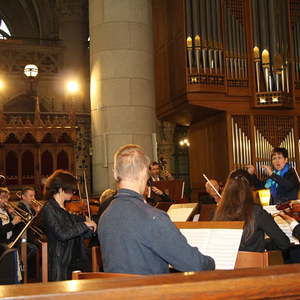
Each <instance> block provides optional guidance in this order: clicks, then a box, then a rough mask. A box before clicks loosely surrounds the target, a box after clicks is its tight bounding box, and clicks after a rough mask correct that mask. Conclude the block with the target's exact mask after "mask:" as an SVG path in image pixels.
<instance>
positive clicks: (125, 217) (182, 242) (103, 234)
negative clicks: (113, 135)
mask: <svg viewBox="0 0 300 300" xmlns="http://www.w3.org/2000/svg"><path fill="white" fill-rule="evenodd" d="M148 165H149V158H148V157H147V156H146V155H145V153H144V151H143V150H142V148H141V147H140V146H138V145H125V146H123V147H121V148H120V149H119V150H118V151H117V152H116V153H115V156H114V178H115V180H116V181H117V183H118V187H119V190H118V193H117V194H116V196H115V199H114V201H112V202H111V204H110V206H109V207H108V208H107V210H106V211H105V213H104V214H103V215H102V216H101V218H100V220H99V226H98V237H99V241H100V246H101V255H102V261H103V268H104V272H116V273H134V274H160V273H168V272H169V264H170V265H172V266H174V268H175V269H177V270H179V271H200V270H212V269H214V268H215V263H214V260H213V258H211V257H209V256H205V255H203V254H201V253H200V252H199V250H198V249H197V248H196V247H191V246H190V245H189V244H188V243H187V240H186V239H185V237H184V236H183V235H182V234H181V233H180V231H179V230H178V229H177V228H176V226H175V225H174V224H173V223H172V222H171V220H170V218H169V217H168V215H167V214H166V213H165V212H164V211H162V210H159V209H156V208H154V207H152V206H150V205H148V204H147V203H145V200H144V198H143V193H144V190H145V187H146V182H147V177H148V174H147V173H148Z"/></svg>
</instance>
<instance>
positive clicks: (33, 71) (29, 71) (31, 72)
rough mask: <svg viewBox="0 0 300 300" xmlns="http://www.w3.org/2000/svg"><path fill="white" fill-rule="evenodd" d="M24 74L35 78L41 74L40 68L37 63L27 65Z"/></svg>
mask: <svg viewBox="0 0 300 300" xmlns="http://www.w3.org/2000/svg"><path fill="white" fill-rule="evenodd" d="M24 74H25V75H26V76H27V77H29V78H34V77H36V76H37V75H38V74H39V69H38V67H37V66H36V65H32V64H31V65H26V66H25V68H24Z"/></svg>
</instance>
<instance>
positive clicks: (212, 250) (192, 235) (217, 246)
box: [180, 228, 243, 270]
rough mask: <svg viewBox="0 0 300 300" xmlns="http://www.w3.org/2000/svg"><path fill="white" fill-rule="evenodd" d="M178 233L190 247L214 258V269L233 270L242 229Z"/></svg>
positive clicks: (204, 229)
mask: <svg viewBox="0 0 300 300" xmlns="http://www.w3.org/2000/svg"><path fill="white" fill-rule="evenodd" d="M180 231H181V233H182V234H183V235H184V236H185V237H186V239H187V241H188V243H189V244H190V245H191V246H193V247H197V248H198V249H199V251H200V252H201V253H203V254H205V255H209V256H211V257H213V258H214V260H215V263H216V269H219V270H232V269H234V266H235V261H236V257H237V254H238V250H239V246H240V242H241V238H242V234H243V229H207V228H197V229H180Z"/></svg>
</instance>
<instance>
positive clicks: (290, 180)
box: [270, 171, 299, 191]
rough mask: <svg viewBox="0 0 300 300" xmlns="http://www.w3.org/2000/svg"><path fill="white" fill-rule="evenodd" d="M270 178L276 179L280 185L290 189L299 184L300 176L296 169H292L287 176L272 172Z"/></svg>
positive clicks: (287, 189)
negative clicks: (299, 178)
mask: <svg viewBox="0 0 300 300" xmlns="http://www.w3.org/2000/svg"><path fill="white" fill-rule="evenodd" d="M270 178H272V179H273V180H274V181H276V182H277V183H278V185H280V186H282V187H283V188H284V189H285V190H286V191H290V190H292V189H294V188H296V187H297V186H298V185H299V181H298V178H297V176H296V174H295V172H294V171H291V172H290V174H287V175H286V176H285V177H281V176H279V175H276V174H272V175H271V176H270Z"/></svg>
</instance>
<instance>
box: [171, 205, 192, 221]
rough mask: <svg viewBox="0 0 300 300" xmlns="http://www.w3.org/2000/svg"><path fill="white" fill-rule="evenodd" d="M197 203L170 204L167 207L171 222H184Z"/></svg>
mask: <svg viewBox="0 0 300 300" xmlns="http://www.w3.org/2000/svg"><path fill="white" fill-rule="evenodd" d="M196 205H197V204H195V203H187V204H184V205H183V204H172V205H171V206H170V207H169V209H168V212H167V213H168V215H169V217H170V219H171V221H172V222H186V221H187V220H188V219H189V217H190V215H191V213H192V212H193V210H194V209H195V207H196Z"/></svg>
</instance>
